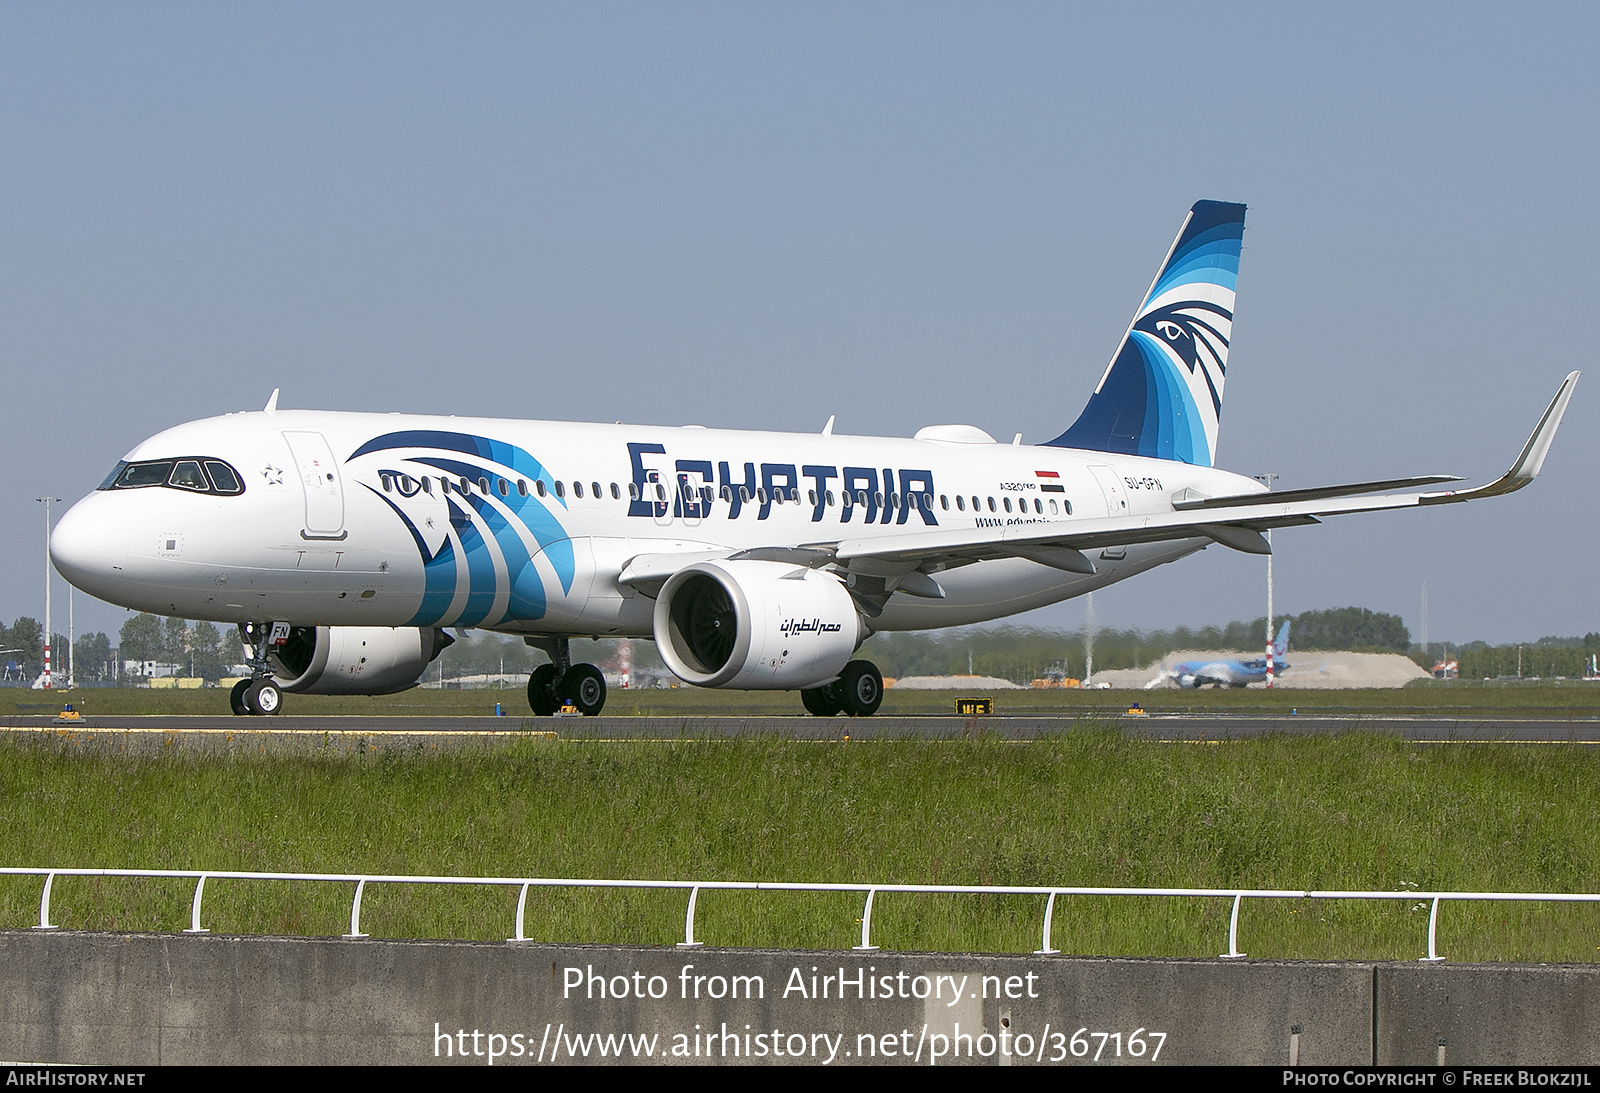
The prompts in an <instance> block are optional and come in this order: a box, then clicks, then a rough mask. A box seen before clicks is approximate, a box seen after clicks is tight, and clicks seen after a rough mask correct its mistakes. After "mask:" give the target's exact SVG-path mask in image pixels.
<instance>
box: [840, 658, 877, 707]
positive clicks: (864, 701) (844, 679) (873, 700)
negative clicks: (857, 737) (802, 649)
mask: <svg viewBox="0 0 1600 1093" xmlns="http://www.w3.org/2000/svg"><path fill="white" fill-rule="evenodd" d="M834 686H835V687H837V688H839V697H840V698H841V699H842V700H843V702H844V712H845V713H847V714H849V715H850V716H851V717H871V716H872V715H873V714H875V713H877V712H878V707H879V706H881V705H883V673H882V672H880V671H878V666H877V665H876V664H873V663H872V662H871V661H870V660H852V661H851V662H850V663H849V664H846V665H845V666H844V671H843V672H841V673H840V675H839V682H838V683H835V684H834Z"/></svg>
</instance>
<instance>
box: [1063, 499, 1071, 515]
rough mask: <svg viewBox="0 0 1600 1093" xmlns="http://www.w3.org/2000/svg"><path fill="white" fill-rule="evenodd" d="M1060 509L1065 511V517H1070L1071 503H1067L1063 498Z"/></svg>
mask: <svg viewBox="0 0 1600 1093" xmlns="http://www.w3.org/2000/svg"><path fill="white" fill-rule="evenodd" d="M1061 507H1062V508H1064V509H1066V510H1067V515H1068V516H1071V515H1072V502H1071V501H1068V500H1066V499H1065V498H1063V499H1062V501H1061Z"/></svg>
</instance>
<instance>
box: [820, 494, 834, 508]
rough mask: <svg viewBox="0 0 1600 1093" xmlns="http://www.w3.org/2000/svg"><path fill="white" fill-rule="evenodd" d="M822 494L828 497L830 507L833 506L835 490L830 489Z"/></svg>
mask: <svg viewBox="0 0 1600 1093" xmlns="http://www.w3.org/2000/svg"><path fill="white" fill-rule="evenodd" d="M822 496H823V497H824V498H826V499H827V502H828V507H829V508H830V509H831V508H833V491H832V490H828V491H827V492H825V493H824V494H823V495H822Z"/></svg>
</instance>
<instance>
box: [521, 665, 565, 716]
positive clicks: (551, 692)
mask: <svg viewBox="0 0 1600 1093" xmlns="http://www.w3.org/2000/svg"><path fill="white" fill-rule="evenodd" d="M555 683H556V666H555V665H554V664H541V665H539V667H537V668H535V669H534V670H533V674H532V675H530V676H528V706H529V707H530V708H531V709H532V710H533V712H534V713H535V714H536V715H537V716H539V717H549V716H550V715H551V714H553V713H555V712H556V711H557V710H559V709H560V708H561V699H560V698H558V697H556V687H555Z"/></svg>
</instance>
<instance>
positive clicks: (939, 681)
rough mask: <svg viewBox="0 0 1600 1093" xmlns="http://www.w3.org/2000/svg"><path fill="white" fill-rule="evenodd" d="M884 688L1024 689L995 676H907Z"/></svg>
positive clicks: (911, 689) (931, 689)
mask: <svg viewBox="0 0 1600 1093" xmlns="http://www.w3.org/2000/svg"><path fill="white" fill-rule="evenodd" d="M883 683H884V686H886V687H893V688H894V689H895V690H897V691H971V690H988V691H1020V690H1023V689H1024V688H1023V687H1021V686H1019V685H1018V684H1016V683H1012V682H1011V681H1010V680H1009V679H996V678H994V676H906V677H905V678H904V679H896V680H887V679H886V680H884V681H883Z"/></svg>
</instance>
